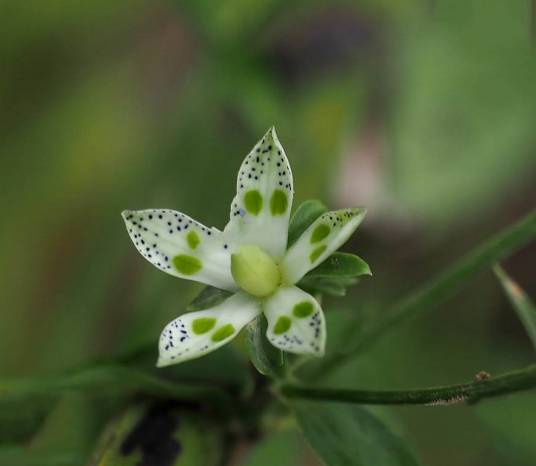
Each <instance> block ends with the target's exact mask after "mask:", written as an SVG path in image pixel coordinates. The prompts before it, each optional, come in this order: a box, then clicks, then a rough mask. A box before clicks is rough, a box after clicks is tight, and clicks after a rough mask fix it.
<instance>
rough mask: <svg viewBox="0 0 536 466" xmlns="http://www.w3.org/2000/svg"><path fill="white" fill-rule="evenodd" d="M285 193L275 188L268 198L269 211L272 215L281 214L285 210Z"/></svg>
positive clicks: (286, 203) (286, 205) (286, 204)
mask: <svg viewBox="0 0 536 466" xmlns="http://www.w3.org/2000/svg"><path fill="white" fill-rule="evenodd" d="M287 207H288V199H287V193H286V192H285V191H282V190H281V189H276V190H275V191H274V193H273V194H272V197H271V199H270V212H272V215H283V214H284V213H285V212H286V211H287Z"/></svg>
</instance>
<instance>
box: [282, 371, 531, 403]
mask: <svg viewBox="0 0 536 466" xmlns="http://www.w3.org/2000/svg"><path fill="white" fill-rule="evenodd" d="M531 388H536V365H532V366H528V367H526V368H524V369H521V370H517V371H512V372H508V373H506V374H502V375H499V376H497V377H490V378H486V379H483V380H475V381H474V382H471V383H465V384H460V385H446V386H443V387H432V388H422V389H415V390H379V391H378V390H349V389H333V388H314V387H313V388H308V387H302V386H299V385H293V384H284V385H282V386H280V387H279V391H280V392H281V393H282V394H283V395H284V396H285V397H287V398H300V399H307V400H323V401H338V402H343V403H358V404H380V405H433V406H435V405H438V406H441V405H450V404H456V403H463V402H465V403H469V404H473V403H476V402H478V401H480V400H482V399H485V398H492V397H496V396H500V395H505V394H508V393H514V392H518V391H522V390H529V389H531Z"/></svg>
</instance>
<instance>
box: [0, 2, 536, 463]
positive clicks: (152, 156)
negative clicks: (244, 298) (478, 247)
mask: <svg viewBox="0 0 536 466" xmlns="http://www.w3.org/2000/svg"><path fill="white" fill-rule="evenodd" d="M531 14H532V12H531V9H530V2H528V1H521V0H514V1H511V2H502V1H500V0H492V1H490V0H487V1H484V0H469V1H467V0H464V1H462V0H450V1H441V0H438V1H431V0H430V1H410V0H407V1H395V0H377V1H373V0H363V1H354V2H349V1H336V2H333V1H329V2H328V1H314V2H310V1H308V2H305V1H294V2H282V1H279V0H271V1H266V2H244V1H240V0H225V1H221V2H217V3H215V2H209V1H206V0H203V1H199V0H198V1H183V2H177V1H165V0H158V1H146V0H129V1H124V0H116V1H113V2H108V1H99V0H97V1H93V2H82V1H72V2H62V1H59V0H57V1H53V0H50V1H47V2H42V1H36V0H28V1H25V2H18V1H14V0H13V1H11V0H6V1H4V2H2V3H1V4H0V15H1V17H2V18H4V21H3V25H2V28H1V30H0V63H1V73H0V154H1V155H0V173H1V183H0V207H1V211H2V221H1V225H2V226H1V228H0V257H1V258H2V259H1V267H0V283H1V290H2V291H1V296H2V299H1V308H0V312H1V315H0V319H1V320H0V321H1V325H0V341H1V342H2V343H1V349H2V351H0V371H1V372H0V373H1V375H2V376H3V377H4V376H21V375H40V374H49V373H54V372H58V371H61V370H64V369H68V368H72V367H75V366H77V365H79V364H83V363H86V362H89V361H93V360H95V359H99V358H102V359H111V358H116V357H119V356H120V355H124V354H127V353H129V352H131V351H136V350H137V349H138V348H141V347H146V346H147V345H149V346H151V345H152V346H154V348H152V346H151V348H152V351H153V352H154V355H153V356H154V357H156V344H155V343H156V341H157V338H158V335H159V332H160V330H161V329H162V327H163V326H164V325H165V324H166V323H167V322H168V321H169V320H170V319H171V318H173V317H175V316H176V315H177V314H179V313H180V312H182V311H183V310H184V308H185V306H186V304H187V303H188V302H189V301H190V300H191V299H192V298H193V297H194V296H195V294H196V293H197V292H198V291H199V289H200V288H199V287H198V286H196V285H193V284H188V283H184V282H180V281H177V280H174V279H173V277H168V276H165V275H163V274H159V273H156V270H155V269H153V268H151V267H150V266H149V265H148V264H147V263H145V262H144V261H143V260H142V259H141V258H140V257H139V256H138V254H137V253H136V252H135V250H134V249H133V248H132V246H131V244H130V241H129V239H128V236H127V235H126V232H125V231H124V226H123V224H122V221H121V218H120V216H119V213H120V212H121V210H123V209H124V208H133V209H136V208H149V207H161V208H165V207H169V208H175V209H177V210H182V211H184V212H186V213H188V214H189V215H191V216H193V217H194V218H196V219H199V220H200V221H201V222H203V223H205V224H208V225H216V226H219V227H222V226H223V225H224V224H225V222H226V219H227V216H228V203H229V202H230V200H231V198H232V196H233V190H234V177H235V174H236V171H237V169H238V167H239V164H240V162H241V160H242V158H243V156H244V155H245V154H246V153H247V152H248V151H249V149H250V148H251V147H252V145H253V144H254V143H255V142H256V141H257V139H258V138H259V137H260V136H261V135H262V134H263V132H264V131H265V130H266V129H267V128H268V127H269V126H271V125H272V124H275V125H276V127H277V130H278V134H279V137H280V139H281V141H282V143H283V145H284V146H285V148H286V150H287V154H288V156H289V159H290V161H291V163H292V166H293V171H294V176H295V188H296V203H299V202H300V201H302V200H305V199H307V198H311V197H316V198H320V199H323V200H326V201H327V203H328V205H329V206H330V207H339V206H346V205H365V206H367V208H368V210H369V215H368V217H367V219H366V221H365V223H364V225H363V226H362V227H361V228H360V229H359V231H358V233H357V234H356V235H355V236H354V238H353V239H352V240H351V242H349V243H348V244H347V245H346V247H345V249H346V250H348V251H352V252H356V253H358V254H359V255H361V256H362V257H364V258H365V259H366V260H367V261H368V262H369V264H370V265H371V267H372V269H373V272H374V277H373V279H368V280H363V281H362V282H361V283H360V284H359V286H357V287H355V288H354V289H353V290H352V292H351V293H350V294H349V295H348V296H347V297H346V298H344V299H337V300H331V299H328V300H327V303H326V308H328V309H330V311H329V325H328V328H329V343H328V348H330V349H333V348H335V347H336V344H337V339H336V332H337V329H342V328H343V327H344V326H345V325H346V324H347V322H349V321H350V320H351V319H355V318H356V316H357V317H358V319H359V320H362V321H366V320H367V319H373V318H378V317H379V316H381V313H382V309H384V308H385V306H386V304H387V303H390V302H393V300H395V299H396V297H398V296H401V295H402V294H404V293H405V292H406V291H408V290H409V289H411V288H413V287H415V286H416V285H417V284H419V283H421V282H422V281H424V280H425V279H426V278H427V277H428V276H430V275H431V274H432V273H434V272H436V271H439V270H441V269H442V268H443V267H444V266H446V265H447V264H449V263H451V262H452V261H453V260H454V259H455V258H457V257H459V256H460V255H462V254H463V253H464V252H466V251H468V250H469V249H471V247H472V246H474V245H475V244H477V243H478V242H479V241H481V240H482V239H484V238H486V237H488V236H489V235H490V234H491V233H493V232H495V231H498V230H499V229H500V228H502V227H504V226H506V225H508V224H510V223H512V222H513V221H514V220H516V219H517V218H518V217H520V216H521V215H522V214H523V213H525V212H526V211H528V210H529V209H530V208H531V207H533V205H534V199H535V198H536V188H535V186H536V183H535V176H534V175H535V173H536V172H535V168H536V164H535V161H536V157H535V152H536V133H535V131H534V123H535V121H536V106H535V105H534V102H536V86H534V82H536V81H535V78H536V63H535V55H534V54H535V50H534V38H533V37H531V20H530V18H531ZM535 254H536V250H535V249H534V246H532V247H529V248H526V249H525V250H524V251H523V252H522V253H519V254H516V255H515V256H513V257H512V258H511V259H510V260H508V261H507V262H506V264H505V266H506V269H507V270H508V272H509V273H510V274H511V275H512V276H513V277H515V278H516V279H517V280H518V281H519V282H520V284H521V285H522V286H523V287H524V289H525V290H526V291H527V292H528V293H529V294H532V295H533V296H534V293H535V292H536V275H535V274H534V259H535ZM227 351H228V352H232V350H231V349H228V350H227ZM211 358H213V357H212V356H210V357H209V358H207V359H208V360H209V362H208V363H207V364H208V366H203V365H201V366H196V369H195V370H199V371H201V372H202V371H208V370H209V369H210V367H212V366H215V365H217V364H216V363H217V360H213V362H212V363H211V362H210V361H211ZM533 360H534V354H533V352H532V351H531V347H530V342H529V340H528V339H527V338H526V336H525V333H524V331H523V329H522V327H521V325H520V324H519V322H518V321H517V319H516V316H515V314H514V313H513V312H512V310H511V307H510V306H509V304H508V303H507V301H506V299H505V298H504V296H503V294H502V291H501V289H500V287H499V285H498V284H497V282H496V280H495V278H494V277H493V275H492V273H491V272H490V273H487V274H484V275H483V276H481V277H480V278H479V279H478V280H476V281H474V282H472V283H471V284H470V286H468V287H467V288H466V289H465V290H464V292H463V293H461V294H460V295H458V296H457V297H456V298H455V299H453V300H450V301H449V302H448V303H447V304H446V305H444V306H442V307H440V308H439V309H437V310H436V311H434V312H433V313H430V314H427V315H426V316H424V317H423V318H421V319H417V320H416V321H412V322H410V323H408V324H407V325H404V326H403V327H400V328H398V329H397V331H396V332H393V333H391V334H389V336H388V337H387V338H386V339H384V340H382V341H381V343H379V344H378V345H377V346H375V347H374V349H373V351H372V352H370V353H368V354H367V355H366V356H365V357H364V358H360V359H359V360H357V361H355V362H353V363H351V364H349V365H347V366H344V367H343V368H341V370H340V371H338V372H337V373H336V374H334V375H333V376H332V377H331V378H330V380H323V381H322V383H325V384H333V385H339V386H347V387H361V388H366V387H371V388H407V387H415V386H421V385H424V386H428V385H434V384H446V383H454V382H459V381H465V380H470V379H471V378H472V377H473V375H474V374H475V373H476V372H478V371H479V370H484V369H485V370H487V371H489V372H490V373H492V374H493V373H499V372H502V371H504V370H508V369H512V368H515V367H521V366H523V365H525V364H527V363H530V362H531V361H533ZM192 370H193V369H192ZM203 375H204V374H202V373H200V374H199V377H202V376H203ZM236 377H239V375H236ZM107 409H108V404H107V403H106V402H104V401H103V400H102V399H99V398H98V397H88V396H82V395H76V394H71V395H67V396H65V397H64V398H63V399H62V401H61V402H60V403H59V405H58V406H57V407H56V408H55V411H54V413H53V414H52V416H51V417H50V418H49V419H47V421H46V423H45V425H44V427H43V429H42V430H41V431H40V432H39V434H38V436H37V437H36V438H34V439H33V440H32V444H31V448H33V449H35V450H37V451H40V449H43V450H46V451H50V452H65V451H67V450H68V451H72V452H76V454H79V455H80V457H84V456H85V455H86V456H87V454H88V452H90V451H91V450H92V448H93V445H94V443H95V439H96V437H97V435H98V432H99V431H100V430H101V429H102V426H103V422H104V421H105V420H106V418H107V416H106V411H107ZM535 409H536V395H535V394H534V393H526V394H521V395H516V396H512V397H510V398H507V399H498V400H491V401H487V402H485V403H483V404H482V405H479V406H477V407H459V408H452V409H432V408H424V407H422V408H421V407H411V408H399V409H394V410H393V409H390V410H389V411H383V410H382V413H384V414H385V416H387V417H388V418H390V419H391V421H392V422H393V423H394V424H395V425H396V428H397V429H398V430H399V431H400V432H404V433H405V435H407V437H408V438H409V439H410V442H411V443H412V444H413V446H414V448H415V449H416V451H417V452H418V454H419V455H420V457H421V458H422V461H423V464H427V465H431V466H443V465H445V466H446V465H451V464H457V465H459V466H464V465H471V466H478V465H486V466H495V465H497V466H498V465H505V464H516V465H531V464H534V462H535V460H536V446H535V444H534V441H533V435H534V416H533V415H532V413H534V410H535ZM267 459H269V463H268V462H267ZM315 461H316V460H315V459H314V458H313V455H312V453H311V452H310V451H309V450H308V449H307V447H306V446H305V445H304V443H303V441H302V440H301V437H300V436H299V434H298V433H297V431H296V430H295V428H294V427H293V426H292V425H289V426H284V427H283V428H282V429H281V430H279V431H278V432H276V433H274V434H272V435H270V436H268V437H266V438H264V439H263V440H262V441H261V442H259V443H258V444H257V445H256V446H255V447H254V448H253V449H252V450H250V451H249V452H248V453H246V454H244V455H242V456H241V457H240V458H239V459H237V460H236V463H237V464H241V465H242V464H243V465H248V466H260V465H263V464H275V463H277V464H280V465H286V464H288V465H294V464H303V465H312V464H316V463H315ZM10 464H15V463H14V462H11V463H10Z"/></svg>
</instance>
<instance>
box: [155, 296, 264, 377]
mask: <svg viewBox="0 0 536 466" xmlns="http://www.w3.org/2000/svg"><path fill="white" fill-rule="evenodd" d="M260 312H261V308H260V304H259V302H258V301H257V300H256V299H254V298H252V297H251V296H248V295H247V294H246V293H242V292H239V293H236V294H234V295H233V296H231V297H230V298H228V299H227V300H225V301H224V302H223V303H221V304H219V305H217V306H215V307H213V308H211V309H206V310H204V311H198V312H190V313H188V314H184V315H182V316H180V317H179V318H177V319H175V320H173V321H172V322H170V323H169V324H168V325H167V326H166V327H165V328H164V330H163V331H162V334H161V335H160V344H159V350H160V356H159V358H158V363H157V365H158V367H164V366H169V365H170V364H176V363H178V362H183V361H187V360H189V359H194V358H198V357H200V356H203V355H204V354H207V353H210V352H211V351H214V350H215V349H218V348H219V347H220V346H222V345H225V344H226V343H228V342H229V341H231V340H232V339H233V338H234V337H236V335H238V332H240V330H241V329H242V328H243V327H244V326H245V325H246V324H247V323H249V322H250V321H251V320H252V319H254V318H255V317H256V316H257V315H258V314H259V313H260Z"/></svg>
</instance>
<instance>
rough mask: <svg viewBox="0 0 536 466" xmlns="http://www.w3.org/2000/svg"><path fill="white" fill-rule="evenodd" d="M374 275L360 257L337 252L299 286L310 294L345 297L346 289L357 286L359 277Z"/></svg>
mask: <svg viewBox="0 0 536 466" xmlns="http://www.w3.org/2000/svg"><path fill="white" fill-rule="evenodd" d="M364 275H372V272H371V271H370V267H369V265H368V264H367V263H366V262H365V261H364V260H363V259H361V258H360V257H358V256H356V255H354V254H348V253H345V252H336V253H334V254H332V255H331V256H330V257H329V258H328V259H326V260H325V261H324V262H322V263H321V264H320V265H319V266H318V267H316V268H315V269H313V270H311V271H310V272H309V273H308V274H307V275H305V277H303V278H302V279H301V280H300V282H299V283H298V286H299V287H300V288H303V289H304V290H306V291H308V292H309V293H312V294H314V293H323V294H328V295H331V296H344V295H345V294H346V288H348V287H350V286H352V285H355V284H356V283H357V282H358V277H362V276H364Z"/></svg>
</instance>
